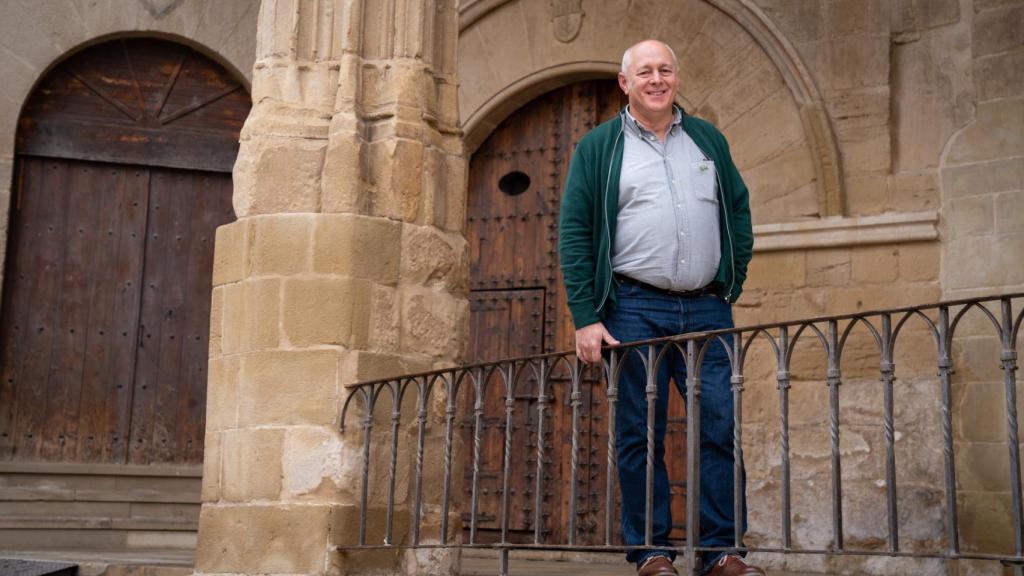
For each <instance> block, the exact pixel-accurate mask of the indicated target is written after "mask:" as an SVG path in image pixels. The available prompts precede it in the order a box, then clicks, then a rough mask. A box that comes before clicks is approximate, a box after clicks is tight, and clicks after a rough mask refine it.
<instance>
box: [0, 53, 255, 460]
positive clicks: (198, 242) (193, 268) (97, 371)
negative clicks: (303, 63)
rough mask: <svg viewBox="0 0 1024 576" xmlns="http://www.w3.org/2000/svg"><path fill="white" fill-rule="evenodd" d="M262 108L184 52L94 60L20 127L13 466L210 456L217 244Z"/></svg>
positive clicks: (9, 336) (74, 69) (56, 77)
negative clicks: (249, 133) (245, 131)
mask: <svg viewBox="0 0 1024 576" xmlns="http://www.w3.org/2000/svg"><path fill="white" fill-rule="evenodd" d="M248 108H249V103H248V96H247V95H246V94H245V91H244V90H240V86H239V84H238V82H237V81H235V80H233V79H231V78H230V76H229V75H228V74H227V73H226V71H224V70H223V69H222V68H220V66H218V65H216V64H215V63H213V62H211V61H209V60H208V59H206V58H205V57H203V56H201V55H199V54H198V53H196V52H194V51H193V50H191V49H189V48H186V47H183V46H179V45H176V44H173V43H170V42H164V41H158V40H147V39H135V40H123V41H115V42H111V43H108V44H102V45H99V46H95V47H93V48H90V49H87V50H85V51H83V52H80V53H79V54H77V55H75V56H73V57H72V58H70V59H68V60H67V61H65V62H63V63H61V64H60V65H59V66H57V67H56V68H55V69H54V70H53V71H52V72H51V73H50V74H49V75H48V76H47V77H46V78H44V79H43V81H42V82H41V83H40V86H39V88H38V89H37V90H36V91H35V92H34V93H33V95H32V96H31V97H30V99H29V101H28V102H27V103H26V106H25V110H24V112H23V114H22V117H21V119H20V121H19V131H18V150H17V152H18V155H17V170H16V176H15V178H16V180H15V191H16V193H15V198H14V199H13V201H12V206H11V219H10V226H9V230H10V233H9V238H8V244H7V253H6V261H5V272H4V291H3V309H2V313H0V377H2V380H0V459H8V460H11V459H13V460H32V461H51V462H53V461H65V462H90V463H91V462H98V463H133V464H152V463H188V464H198V463H200V462H202V448H203V435H204V429H205V409H206V408H205V407H206V365H207V357H208V346H209V344H208V339H209V316H210V293H211V276H212V267H213V243H214V234H215V231H216V228H217V226H220V225H222V224H225V223H227V222H230V221H232V220H233V219H234V213H233V210H232V206H231V176H230V173H229V172H230V169H231V165H232V164H233V162H234V156H235V155H236V154H237V138H238V133H239V130H240V128H241V124H242V122H243V120H244V118H245V115H246V114H247V113H248Z"/></svg>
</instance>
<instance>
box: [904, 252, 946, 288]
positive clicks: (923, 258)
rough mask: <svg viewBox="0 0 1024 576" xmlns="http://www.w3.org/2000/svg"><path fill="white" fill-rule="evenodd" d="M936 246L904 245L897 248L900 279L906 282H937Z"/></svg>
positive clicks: (938, 254) (937, 261) (937, 262)
mask: <svg viewBox="0 0 1024 576" xmlns="http://www.w3.org/2000/svg"><path fill="white" fill-rule="evenodd" d="M940 255H941V251H940V245H938V244H905V245H903V246H900V248H899V266H900V279H902V280H906V281H908V282H937V281H938V280H939V258H940Z"/></svg>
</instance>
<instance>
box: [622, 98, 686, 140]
mask: <svg viewBox="0 0 1024 576" xmlns="http://www.w3.org/2000/svg"><path fill="white" fill-rule="evenodd" d="M622 111H623V114H625V118H623V124H625V125H626V129H627V130H629V131H630V132H631V133H633V134H635V135H638V136H643V135H645V134H653V132H651V131H650V130H648V129H647V128H644V127H643V125H642V124H640V122H639V121H638V120H637V119H636V118H634V117H633V114H631V113H630V111H629V104H627V105H626V107H625V108H623V110H622ZM682 123H683V113H682V111H681V110H680V109H679V107H678V106H675V105H673V106H672V126H670V127H669V130H671V129H672V128H674V127H676V126H679V125H680V124H682Z"/></svg>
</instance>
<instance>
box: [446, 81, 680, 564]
mask: <svg viewBox="0 0 1024 576" xmlns="http://www.w3.org/2000/svg"><path fill="white" fill-rule="evenodd" d="M624 105H625V97H624V96H623V95H622V92H621V90H620V89H619V87H618V85H617V83H616V82H615V81H614V80H599V81H590V82H581V83H578V84H573V85H571V86H567V87H565V88H561V89H558V90H555V91H552V92H549V93H547V94H545V95H543V96H541V97H539V98H537V99H536V100H534V101H533V102H530V103H529V104H527V105H526V106H524V107H523V108H521V109H520V110H518V111H517V112H515V113H514V114H513V115H512V116H510V117H509V118H508V119H507V120H505V121H504V122H503V123H502V124H501V125H500V126H499V127H498V128H497V129H495V131H494V132H493V133H492V134H491V135H490V137H489V138H488V139H487V141H485V142H484V143H483V144H482V145H481V146H480V148H479V149H478V150H477V151H476V153H474V154H473V157H472V159H471V161H470V182H469V210H468V215H467V222H468V226H467V238H468V241H469V246H470V256H471V262H472V268H471V273H470V274H471V278H470V281H471V293H470V310H471V330H470V338H471V343H470V350H469V353H470V359H471V361H473V362H483V361H492V360H498V359H501V358H509V357H515V356H524V355H529V354H540V353H544V352H553V351H556V350H568V349H571V348H572V347H573V341H574V340H573V339H574V332H575V330H574V328H573V325H572V320H571V317H570V316H569V312H568V309H567V307H566V304H565V291H564V289H563V287H562V281H561V275H560V271H559V267H558V207H559V202H560V199H561V195H562V188H563V186H564V184H565V174H566V171H567V170H568V166H569V160H570V158H571V156H572V152H573V150H574V149H575V146H576V143H577V142H578V141H579V139H580V138H581V137H583V135H584V134H586V133H587V132H588V131H589V130H590V129H591V128H593V127H594V126H596V125H597V124H599V123H600V122H602V121H604V120H607V119H608V118H611V117H613V116H614V115H615V114H616V113H618V111H619V110H620V109H621V107H622V106H624ZM552 376H553V385H552V388H551V395H552V400H551V403H550V404H549V406H548V407H547V408H546V409H545V423H544V429H545V434H544V444H545V446H546V447H547V449H546V450H545V462H544V479H543V483H542V485H543V495H542V497H543V502H544V505H543V510H542V512H543V515H542V523H543V525H542V526H541V530H542V532H543V534H544V538H545V542H547V543H551V544H557V543H565V542H567V541H568V533H567V527H568V524H569V519H568V517H569V513H570V508H569V498H570V489H571V486H570V481H571V480H570V479H571V466H570V465H571V456H572V414H573V404H572V398H571V395H570V393H569V392H570V390H569V388H570V382H569V378H568V374H566V373H565V371H564V370H559V371H556V372H554V373H553V375H552ZM502 386H503V384H502V381H501V379H500V376H499V375H496V374H495V375H492V376H490V378H489V379H488V387H487V392H486V394H485V395H484V398H485V405H486V411H485V413H486V414H488V415H490V416H491V417H489V418H486V419H485V420H484V422H483V426H482V431H481V436H482V440H483V442H482V444H483V446H482V450H481V458H480V466H479V471H478V474H479V479H480V480H479V483H480V485H479V488H478V500H479V502H478V507H477V528H478V531H477V541H478V542H480V541H489V540H496V539H498V538H499V537H500V528H501V526H500V522H499V520H500V510H501V490H502V480H503V478H502V476H501V472H502V466H503V463H504V442H505V418H504V414H505V397H504V389H503V387H502ZM605 389H606V384H605V382H604V380H603V378H602V376H601V374H600V373H599V371H598V370H596V369H589V370H588V371H587V374H586V376H585V378H584V385H583V387H582V389H581V395H580V398H579V399H578V402H579V406H578V413H579V414H580V420H579V429H578V436H577V437H578V438H579V441H580V449H579V453H578V458H579V467H578V471H577V474H576V483H577V485H576V497H577V502H576V526H577V531H576V539H577V542H581V543H590V544H597V543H600V542H603V538H604V530H605V529H604V517H605V486H606V484H605V482H606V481H607V469H606V468H607V464H606V460H607V452H606V450H607V443H608V437H607V426H608V423H607V420H606V413H607V407H606V403H607V399H606V396H605ZM675 396H676V397H675V398H673V399H672V401H671V404H670V410H671V415H672V417H671V419H670V423H669V429H670V439H669V444H668V446H669V450H670V452H671V453H672V454H673V456H672V457H670V459H669V468H670V474H671V480H672V485H673V493H674V495H675V497H674V499H673V520H674V524H675V526H676V527H677V528H678V529H677V530H676V531H675V532H674V533H673V536H674V537H677V538H682V537H683V536H684V534H685V532H684V530H685V526H684V520H685V516H684V514H683V512H684V510H685V501H684V497H683V496H684V494H685V492H684V486H685V436H683V433H684V431H685V425H684V424H683V423H684V422H685V417H684V416H683V413H682V404H683V403H682V401H681V399H679V398H678V395H675ZM536 397H537V390H536V383H535V382H534V381H533V380H531V379H530V378H529V377H528V375H525V374H524V378H523V380H522V383H521V384H519V386H518V387H517V389H516V394H515V403H514V404H515V406H514V411H513V414H514V418H513V421H512V438H513V442H512V445H513V447H514V449H513V452H512V455H511V463H512V466H511V470H512V482H511V489H510V494H509V498H510V502H511V503H512V505H511V506H510V510H511V513H510V517H509V529H510V531H511V535H512V538H513V539H515V540H519V541H525V540H529V541H532V538H533V531H534V528H535V526H534V524H533V522H534V503H535V493H534V489H535V473H536V446H537V431H538V414H539V411H538V409H537V405H536ZM467 408H471V407H467ZM466 414H467V415H468V418H467V420H465V421H464V422H463V434H464V439H465V442H466V444H465V445H466V446H467V460H466V463H465V474H466V476H465V478H464V487H465V490H466V494H465V496H464V507H463V510H464V520H465V522H466V525H467V526H468V523H469V520H470V513H469V502H470V497H471V493H470V489H471V487H472V479H473V472H474V468H473V460H472V457H473V455H472V446H473V444H472V430H473V428H472V427H473V421H472V418H471V417H472V410H471V409H469V410H467V411H466ZM681 449H682V450H683V451H682V452H681V451H680V450H681ZM613 518H615V519H616V520H615V526H614V530H613V531H614V532H615V533H618V531H619V529H618V521H617V519H618V512H617V511H616V513H615V514H613Z"/></svg>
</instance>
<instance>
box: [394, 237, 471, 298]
mask: <svg viewBox="0 0 1024 576" xmlns="http://www.w3.org/2000/svg"><path fill="white" fill-rule="evenodd" d="M401 245H402V264H401V269H402V271H401V275H402V281H403V282H404V283H409V284H418V285H421V286H431V287H433V286H437V287H441V288H444V289H446V290H448V291H450V292H452V293H454V294H461V293H465V292H466V291H467V290H468V288H469V248H468V247H467V245H466V240H465V238H463V237H462V235H461V234H452V233H445V232H442V231H440V230H438V229H437V228H434V227H433V226H417V225H412V224H406V225H405V226H403V227H402V243H401Z"/></svg>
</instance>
